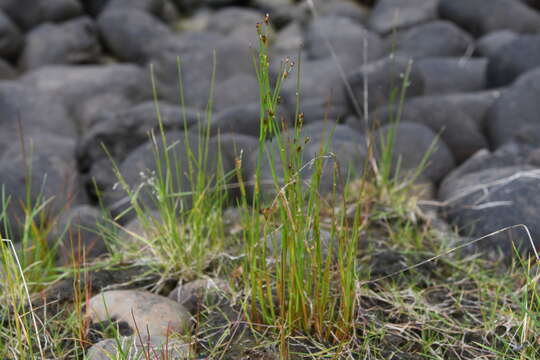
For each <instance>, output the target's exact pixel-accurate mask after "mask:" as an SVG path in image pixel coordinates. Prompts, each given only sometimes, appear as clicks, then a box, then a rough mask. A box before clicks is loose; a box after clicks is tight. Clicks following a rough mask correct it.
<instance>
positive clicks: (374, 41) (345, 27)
mask: <svg viewBox="0 0 540 360" xmlns="http://www.w3.org/2000/svg"><path fill="white" fill-rule="evenodd" d="M304 41H305V48H306V52H307V54H308V57H309V58H310V59H322V58H329V57H331V56H332V54H331V52H330V49H329V48H328V46H327V43H326V42H327V41H329V42H330V44H331V46H332V48H333V50H334V51H335V53H336V55H337V57H338V58H339V60H340V63H341V64H342V66H344V67H345V68H346V69H351V66H358V64H362V62H363V61H364V58H365V59H366V61H368V62H369V61H373V60H377V59H379V58H381V57H382V56H383V55H384V53H385V47H384V45H383V42H382V41H381V39H380V38H379V36H377V35H376V34H374V33H372V32H370V31H368V30H366V29H365V28H364V27H363V26H361V25H360V24H358V23H355V22H354V21H353V20H351V19H349V18H346V17H342V16H326V17H319V18H316V19H315V20H313V21H312V22H311V23H310V24H309V25H308V27H307V29H306V32H305V36H304ZM364 42H366V44H365V45H366V46H364ZM364 49H365V52H366V53H365V54H364ZM347 65H348V66H347Z"/></svg>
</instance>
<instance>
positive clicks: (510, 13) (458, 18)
mask: <svg viewBox="0 0 540 360" xmlns="http://www.w3.org/2000/svg"><path fill="white" fill-rule="evenodd" d="M486 10H487V9H486V2H485V0H440V2H439V15H440V16H441V17H442V18H444V19H448V20H450V21H453V22H454V23H456V24H457V25H459V26H460V27H462V28H464V29H465V30H467V31H469V32H470V33H472V34H474V35H476V36H481V35H484V34H487V33H490V32H492V31H496V30H505V29H506V30H512V31H515V32H518V33H534V32H538V31H539V30H540V15H539V14H538V13H537V12H536V11H534V10H533V9H531V8H529V7H528V6H526V5H524V4H522V3H520V2H519V1H515V0H490V2H489V16H488V15H487V13H486Z"/></svg>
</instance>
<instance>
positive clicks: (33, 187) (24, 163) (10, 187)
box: [0, 153, 84, 241]
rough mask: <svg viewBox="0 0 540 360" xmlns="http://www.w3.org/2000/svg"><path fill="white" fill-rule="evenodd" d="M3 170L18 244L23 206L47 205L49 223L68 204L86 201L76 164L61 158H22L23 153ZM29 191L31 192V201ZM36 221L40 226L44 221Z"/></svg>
mask: <svg viewBox="0 0 540 360" xmlns="http://www.w3.org/2000/svg"><path fill="white" fill-rule="evenodd" d="M0 169H1V171H0V186H3V189H4V191H5V194H6V196H9V197H10V202H9V208H8V211H7V214H8V216H7V220H8V221H9V225H10V227H11V234H10V235H11V236H12V239H14V240H16V241H18V240H20V235H21V234H22V231H23V228H24V224H25V211H24V208H23V206H24V207H25V206H33V207H36V206H40V205H41V204H43V202H45V201H47V204H46V205H45V206H44V207H43V212H42V214H43V216H44V219H45V221H49V220H51V219H53V218H55V217H56V216H57V215H58V214H59V213H60V212H61V209H63V208H64V207H65V206H66V204H69V203H72V204H77V203H80V202H81V200H82V198H84V196H82V195H81V193H82V192H81V190H80V189H81V187H80V181H79V178H78V176H77V172H76V168H75V164H74V162H71V163H69V162H66V161H64V160H63V159H62V158H61V157H58V156H48V155H47V154H44V153H32V154H27V156H22V153H20V154H19V156H17V157H14V158H9V159H3V160H2V161H0ZM30 169H31V171H30ZM27 189H28V190H29V191H30V193H29V194H30V196H29V197H27V195H28V193H27ZM27 199H29V201H30V203H28V201H27ZM34 220H36V221H37V222H38V226H39V221H40V220H39V219H34ZM41 225H43V226H46V224H41ZM2 226H4V224H2Z"/></svg>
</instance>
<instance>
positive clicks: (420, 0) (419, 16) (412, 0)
mask: <svg viewBox="0 0 540 360" xmlns="http://www.w3.org/2000/svg"><path fill="white" fill-rule="evenodd" d="M438 2H439V0H408V1H402V0H380V1H378V2H377V4H376V5H375V7H374V8H373V11H372V13H371V16H370V18H369V22H368V25H369V27H370V28H371V29H373V30H375V31H376V32H378V33H380V34H387V33H389V32H391V31H392V30H399V29H403V28H408V27H411V26H413V25H417V24H421V23H424V22H428V21H431V20H435V19H436V18H437V4H438Z"/></svg>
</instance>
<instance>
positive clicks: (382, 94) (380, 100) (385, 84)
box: [347, 56, 424, 109]
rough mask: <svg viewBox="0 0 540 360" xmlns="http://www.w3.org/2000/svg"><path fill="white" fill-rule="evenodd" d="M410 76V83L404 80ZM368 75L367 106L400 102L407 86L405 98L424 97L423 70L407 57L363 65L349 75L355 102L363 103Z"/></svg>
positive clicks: (371, 107) (388, 58) (391, 58)
mask: <svg viewBox="0 0 540 360" xmlns="http://www.w3.org/2000/svg"><path fill="white" fill-rule="evenodd" d="M407 75H408V79H409V80H408V84H404V83H405V79H406V77H407ZM365 76H367V84H368V88H367V91H368V99H367V101H368V107H369V109H375V108H377V107H379V106H383V105H386V104H388V103H389V102H391V101H392V94H394V95H395V96H394V101H397V100H398V99H399V94H400V92H401V89H402V88H403V86H404V85H405V86H407V90H406V94H405V96H406V97H414V96H419V95H423V94H424V77H423V75H422V73H421V72H420V70H418V69H417V67H416V66H414V65H413V63H412V61H411V60H409V59H408V58H406V57H401V56H396V57H387V58H385V59H382V60H378V61H376V62H373V63H369V64H366V65H363V66H361V67H360V68H359V69H358V70H356V71H354V72H352V73H351V74H349V75H348V77H347V78H348V81H349V83H350V85H351V88H352V92H353V95H354V98H355V100H356V101H357V102H358V103H359V104H362V103H363V99H364V79H365Z"/></svg>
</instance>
